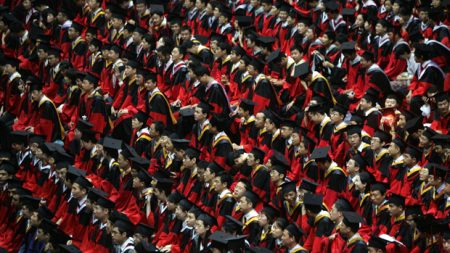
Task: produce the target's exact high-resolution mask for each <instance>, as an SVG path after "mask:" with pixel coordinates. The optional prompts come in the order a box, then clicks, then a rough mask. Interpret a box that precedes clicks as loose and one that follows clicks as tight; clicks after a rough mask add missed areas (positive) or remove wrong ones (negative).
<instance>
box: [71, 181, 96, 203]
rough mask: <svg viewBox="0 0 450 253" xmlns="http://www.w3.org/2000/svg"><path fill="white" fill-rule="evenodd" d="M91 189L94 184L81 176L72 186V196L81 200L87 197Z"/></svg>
mask: <svg viewBox="0 0 450 253" xmlns="http://www.w3.org/2000/svg"><path fill="white" fill-rule="evenodd" d="M90 187H92V184H91V183H90V182H89V181H88V180H87V179H86V178H84V177H81V176H80V177H78V178H77V179H75V181H74V182H73V184H72V196H73V197H74V198H75V199H78V200H81V199H83V198H84V197H86V196H87V193H88V191H89V188H90Z"/></svg>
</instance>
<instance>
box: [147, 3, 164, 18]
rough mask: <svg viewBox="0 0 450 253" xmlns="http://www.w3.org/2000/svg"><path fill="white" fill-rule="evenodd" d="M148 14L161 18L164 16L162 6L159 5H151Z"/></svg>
mask: <svg viewBox="0 0 450 253" xmlns="http://www.w3.org/2000/svg"><path fill="white" fill-rule="evenodd" d="M150 12H151V14H158V15H160V16H161V15H163V14H164V6H163V5H159V4H152V5H150Z"/></svg>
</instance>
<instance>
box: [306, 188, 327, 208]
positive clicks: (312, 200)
mask: <svg viewBox="0 0 450 253" xmlns="http://www.w3.org/2000/svg"><path fill="white" fill-rule="evenodd" d="M322 202H323V196H322V195H319V194H312V193H309V192H306V193H305V195H304V197H303V204H304V205H305V208H308V207H322Z"/></svg>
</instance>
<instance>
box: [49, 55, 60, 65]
mask: <svg viewBox="0 0 450 253" xmlns="http://www.w3.org/2000/svg"><path fill="white" fill-rule="evenodd" d="M47 60H48V64H49V65H50V66H52V67H54V66H56V65H57V64H58V62H59V59H58V57H56V56H55V55H49V56H47Z"/></svg>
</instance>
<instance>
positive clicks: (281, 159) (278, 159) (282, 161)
mask: <svg viewBox="0 0 450 253" xmlns="http://www.w3.org/2000/svg"><path fill="white" fill-rule="evenodd" d="M270 161H271V163H272V166H273V165H280V166H282V167H289V161H288V160H287V159H286V157H285V156H284V155H283V154H282V153H280V152H279V151H277V150H272V155H271V156H270Z"/></svg>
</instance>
